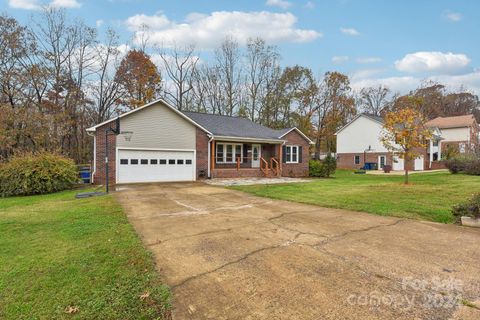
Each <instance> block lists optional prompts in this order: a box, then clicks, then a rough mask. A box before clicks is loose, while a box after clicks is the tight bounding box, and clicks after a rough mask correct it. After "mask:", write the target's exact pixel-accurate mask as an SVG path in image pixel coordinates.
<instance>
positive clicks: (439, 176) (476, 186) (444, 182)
mask: <svg viewBox="0 0 480 320" xmlns="http://www.w3.org/2000/svg"><path fill="white" fill-rule="evenodd" d="M410 183H411V184H410V185H403V176H378V175H369V174H354V173H353V171H348V170H337V172H336V174H335V177H334V178H330V179H314V180H313V181H312V182H308V183H297V184H282V185H253V186H235V187H232V188H234V189H237V190H242V191H246V192H250V193H253V194H255V195H258V196H263V197H270V198H274V199H283V200H290V201H296V202H302V203H310V204H316V205H319V206H323V207H332V208H343V209H351V210H356V211H365V212H370V213H374V214H378V215H388V216H396V217H402V218H411V219H421V220H429V221H437V222H444V223H451V222H453V217H452V214H451V212H450V209H451V207H452V205H454V204H456V203H458V202H461V201H464V200H466V198H467V197H469V196H470V195H471V194H472V193H473V192H479V191H480V177H478V176H468V175H463V174H457V175H452V174H450V173H448V172H432V173H417V174H412V175H410Z"/></svg>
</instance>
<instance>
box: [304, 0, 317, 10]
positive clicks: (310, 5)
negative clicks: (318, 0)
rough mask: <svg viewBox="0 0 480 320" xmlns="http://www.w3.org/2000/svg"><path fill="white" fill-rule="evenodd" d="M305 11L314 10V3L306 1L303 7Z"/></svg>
mask: <svg viewBox="0 0 480 320" xmlns="http://www.w3.org/2000/svg"><path fill="white" fill-rule="evenodd" d="M303 7H304V8H305V9H313V8H315V3H314V2H313V1H307V3H305V5H304V6H303Z"/></svg>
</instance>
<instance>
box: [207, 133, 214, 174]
mask: <svg viewBox="0 0 480 320" xmlns="http://www.w3.org/2000/svg"><path fill="white" fill-rule="evenodd" d="M207 136H208V137H210V140H208V152H207V156H208V159H207V177H208V178H211V177H212V175H211V172H210V159H211V156H210V153H211V152H212V148H211V143H212V141H213V139H214V137H213V136H210V135H207Z"/></svg>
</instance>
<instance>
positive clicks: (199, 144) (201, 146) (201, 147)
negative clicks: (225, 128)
mask: <svg viewBox="0 0 480 320" xmlns="http://www.w3.org/2000/svg"><path fill="white" fill-rule="evenodd" d="M195 140H196V143H195V146H196V149H197V156H196V158H197V159H196V161H197V179H202V178H206V177H207V172H208V141H209V140H210V139H209V138H208V136H207V134H206V133H205V131H203V130H201V129H199V128H197V130H196V133H195ZM202 171H203V172H204V173H205V176H204V177H200V173H201V172H202Z"/></svg>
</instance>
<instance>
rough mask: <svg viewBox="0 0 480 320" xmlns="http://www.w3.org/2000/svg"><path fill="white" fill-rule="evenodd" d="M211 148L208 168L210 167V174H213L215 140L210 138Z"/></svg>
mask: <svg viewBox="0 0 480 320" xmlns="http://www.w3.org/2000/svg"><path fill="white" fill-rule="evenodd" d="M210 150H211V161H210V168H211V170H210V171H211V173H210V174H211V175H213V170H214V169H215V153H216V151H215V140H212V147H211V148H210Z"/></svg>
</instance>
